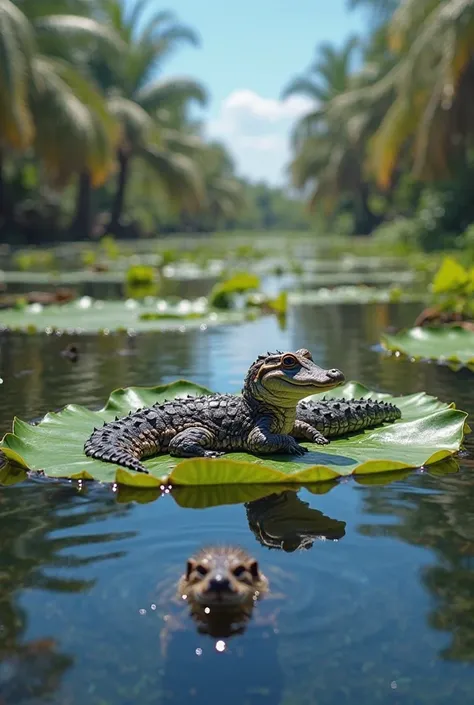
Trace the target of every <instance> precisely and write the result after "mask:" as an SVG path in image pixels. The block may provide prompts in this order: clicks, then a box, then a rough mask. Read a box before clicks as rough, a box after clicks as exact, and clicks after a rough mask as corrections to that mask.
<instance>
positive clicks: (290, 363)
mask: <svg viewBox="0 0 474 705" xmlns="http://www.w3.org/2000/svg"><path fill="white" fill-rule="evenodd" d="M281 364H282V365H283V367H286V369H287V370H290V369H291V368H292V367H296V365H297V364H298V360H297V359H296V357H295V356H294V355H283V357H282V358H281Z"/></svg>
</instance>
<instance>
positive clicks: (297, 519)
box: [245, 490, 345, 553]
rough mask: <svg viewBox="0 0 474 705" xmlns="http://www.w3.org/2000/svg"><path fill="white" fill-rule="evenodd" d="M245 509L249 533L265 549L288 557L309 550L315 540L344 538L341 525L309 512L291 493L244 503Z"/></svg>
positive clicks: (315, 510)
mask: <svg viewBox="0 0 474 705" xmlns="http://www.w3.org/2000/svg"><path fill="white" fill-rule="evenodd" d="M245 508H246V511H247V520H248V523H249V528H250V530H251V531H252V532H253V534H254V536H255V538H256V539H257V541H259V542H260V543H261V544H262V546H266V547H267V548H277V549H281V550H283V551H286V552H287V553H292V552H293V551H296V550H297V549H309V548H311V546H312V545H313V543H314V541H315V540H316V539H331V540H337V539H341V538H343V536H344V535H345V522H343V521H337V520H336V519H331V518H329V517H327V516H325V515H324V514H323V513H322V512H320V511H319V510H318V509H313V508H312V507H310V506H309V503H308V502H303V500H301V499H300V498H299V497H298V495H297V493H296V492H295V491H293V490H288V491H286V492H282V493H281V494H278V493H273V494H270V495H268V496H267V497H263V498H262V499H257V500H255V501H253V502H248V503H246V505H245Z"/></svg>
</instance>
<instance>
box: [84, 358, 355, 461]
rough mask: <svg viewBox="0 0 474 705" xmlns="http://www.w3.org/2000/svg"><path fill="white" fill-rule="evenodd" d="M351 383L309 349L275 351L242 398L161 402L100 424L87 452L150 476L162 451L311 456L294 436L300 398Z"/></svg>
mask: <svg viewBox="0 0 474 705" xmlns="http://www.w3.org/2000/svg"><path fill="white" fill-rule="evenodd" d="M343 381H344V375H343V373H342V372H341V371H340V370H336V369H333V370H323V369H321V368H320V367H318V366H317V365H316V364H315V363H314V362H313V359H312V357H311V354H310V353H309V352H308V350H306V349H304V348H302V349H301V350H297V351H296V353H281V352H277V353H267V354H266V355H261V356H260V357H259V358H258V359H257V360H256V361H255V362H254V363H253V365H251V367H250V369H249V371H248V373H247V376H246V378H245V382H244V387H243V389H242V395H241V396H234V395H232V394H212V395H210V396H201V397H187V398H186V399H176V400H174V401H167V402H165V403H163V404H154V405H153V406H152V407H151V408H149V409H141V410H139V411H137V412H135V413H134V414H130V415H129V416H126V417H125V418H123V419H120V420H119V419H116V420H115V422H112V423H106V424H104V426H103V427H102V428H100V429H94V432H93V433H92V435H91V436H90V438H89V439H88V440H87V441H86V443H85V446H84V452H85V454H86V455H88V456H91V457H93V458H98V459H99V460H104V461H106V462H111V463H116V464H118V465H122V466H124V467H127V468H130V469H131V470H136V471H137V472H145V473H146V472H147V470H146V468H145V467H144V466H143V464H142V463H141V459H142V458H144V457H147V456H150V455H155V454H157V453H166V452H168V453H169V454H170V455H173V456H177V457H181V458H190V457H199V456H200V457H216V456H218V455H222V454H223V453H225V452H230V451H248V452H250V453H256V454H267V453H288V454H292V455H303V454H304V453H306V452H307V449H306V448H304V447H303V446H301V445H299V443H298V442H297V441H296V439H295V438H294V436H293V435H292V433H293V431H294V429H295V427H296V426H298V424H296V425H295V421H296V406H297V404H298V402H299V401H301V400H302V399H304V398H305V397H307V396H310V395H311V394H315V393H316V392H318V391H319V392H320V391H325V390H329V389H333V388H334V387H337V386H338V385H339V384H341V383H342V382H343ZM298 423H299V422H298ZM306 427H307V428H306ZM308 429H310V427H309V425H308V424H305V432H306V433H307V435H309V436H311V435H314V436H315V437H316V438H319V432H318V431H317V430H316V429H313V431H312V432H311V431H310V430H308ZM305 437H306V436H305ZM316 442H318V441H316Z"/></svg>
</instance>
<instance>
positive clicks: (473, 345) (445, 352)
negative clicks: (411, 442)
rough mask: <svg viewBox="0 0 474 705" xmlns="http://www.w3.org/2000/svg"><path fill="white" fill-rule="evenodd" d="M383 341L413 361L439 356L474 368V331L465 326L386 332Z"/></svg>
mask: <svg viewBox="0 0 474 705" xmlns="http://www.w3.org/2000/svg"><path fill="white" fill-rule="evenodd" d="M382 345H383V347H384V348H386V349H387V350H389V351H390V352H393V353H396V354H402V355H406V356H407V357H409V358H411V359H412V360H413V361H417V360H435V361H437V362H443V363H451V364H452V366H453V367H455V368H460V367H461V366H466V367H468V368H470V369H471V370H474V331H472V330H466V329H465V328H455V327H453V328H419V327H416V328H410V329H408V330H405V331H400V332H399V333H397V334H395V335H389V334H388V333H386V334H384V335H383V336H382Z"/></svg>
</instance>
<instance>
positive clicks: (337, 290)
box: [288, 285, 426, 306]
mask: <svg viewBox="0 0 474 705" xmlns="http://www.w3.org/2000/svg"><path fill="white" fill-rule="evenodd" d="M425 296H426V295H425ZM422 300H423V295H422V294H411V293H408V292H404V291H403V290H402V289H400V288H399V287H392V288H390V289H380V288H377V287H374V286H364V285H361V286H336V287H333V288H327V287H321V288H319V289H309V290H308V291H292V292H290V293H289V294H288V303H289V304H290V305H292V306H298V305H301V304H311V305H314V306H318V305H324V306H327V304H352V303H354V304H367V303H395V302H399V301H403V302H408V301H422Z"/></svg>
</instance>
